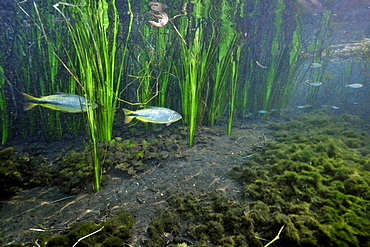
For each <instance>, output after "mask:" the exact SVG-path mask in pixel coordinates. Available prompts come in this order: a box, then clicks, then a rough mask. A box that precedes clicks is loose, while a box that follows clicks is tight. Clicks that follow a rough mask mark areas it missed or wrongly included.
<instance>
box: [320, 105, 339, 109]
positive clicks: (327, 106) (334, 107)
mask: <svg viewBox="0 0 370 247" xmlns="http://www.w3.org/2000/svg"><path fill="white" fill-rule="evenodd" d="M321 107H325V108H332V109H336V110H338V109H339V107H338V106H335V105H321Z"/></svg>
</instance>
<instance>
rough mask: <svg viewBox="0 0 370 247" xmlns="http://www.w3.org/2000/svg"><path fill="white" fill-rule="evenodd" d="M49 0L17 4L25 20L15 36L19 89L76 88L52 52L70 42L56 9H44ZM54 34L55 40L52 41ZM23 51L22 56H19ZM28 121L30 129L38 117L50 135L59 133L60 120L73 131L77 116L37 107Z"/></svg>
mask: <svg viewBox="0 0 370 247" xmlns="http://www.w3.org/2000/svg"><path fill="white" fill-rule="evenodd" d="M52 4H53V2H52V1H50V0H49V1H44V2H42V3H40V4H36V2H32V3H31V2H27V1H22V2H20V3H18V7H19V8H20V10H21V11H22V12H23V13H24V17H26V18H27V19H25V20H23V21H24V24H23V25H22V27H21V28H20V29H19V32H18V35H17V36H16V44H17V46H16V53H17V54H18V56H19V59H20V63H21V64H22V66H20V68H21V69H20V70H19V71H18V76H19V78H20V79H21V81H22V85H21V87H20V89H21V90H22V91H24V92H27V93H30V94H32V95H35V96H42V95H50V94H54V93H55V92H66V93H74V92H75V83H74V82H72V83H71V81H70V80H69V79H66V78H65V77H66V76H67V77H68V74H67V73H63V72H64V70H61V68H62V66H61V64H60V62H59V60H58V57H57V56H56V55H55V51H59V50H61V49H63V46H64V45H65V44H68V43H69V40H68V38H67V37H66V36H65V35H64V34H65V31H66V29H65V28H64V26H63V20H62V19H60V18H58V17H57V16H56V14H57V13H55V12H52V11H45V8H50V7H51V6H52ZM55 37H57V39H58V41H57V42H56V41H55ZM24 55H25V59H24V58H23V57H22V56H24ZM27 114H28V115H29V118H28V123H30V124H29V125H30V126H31V128H30V129H31V131H33V130H34V129H35V128H34V125H36V123H33V122H34V119H39V120H40V122H41V123H42V125H41V126H42V129H43V131H42V132H43V133H44V134H45V136H46V137H47V138H49V139H60V138H61V137H62V133H63V128H62V122H63V123H64V124H65V130H67V131H70V130H72V132H74V133H76V132H77V130H78V126H79V124H78V122H79V121H78V119H77V118H76V116H74V117H73V118H72V117H70V116H68V114H60V112H58V111H50V110H49V109H45V108H39V109H37V110H33V111H29V112H28V113H27Z"/></svg>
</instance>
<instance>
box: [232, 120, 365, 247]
mask: <svg viewBox="0 0 370 247" xmlns="http://www.w3.org/2000/svg"><path fill="white" fill-rule="evenodd" d="M362 126H365V124H364V122H362V121H361V120H360V119H359V118H358V117H356V116H351V115H348V114H345V115H343V116H329V115H326V114H324V113H318V114H305V115H302V116H300V117H296V118H294V119H292V120H291V121H288V122H280V123H273V124H271V129H272V130H273V133H274V134H275V136H276V139H275V142H270V143H267V144H266V145H265V147H264V148H263V149H262V150H261V152H260V153H259V154H258V155H255V156H252V158H251V160H248V161H247V162H245V164H243V165H242V166H241V167H236V168H234V169H233V170H232V171H231V174H232V175H233V176H234V177H235V178H236V179H237V180H238V181H240V182H242V183H243V184H244V191H243V193H244V196H245V197H246V198H248V199H251V200H254V201H256V202H255V203H251V208H252V211H255V210H256V207H257V210H258V211H257V212H258V214H256V215H254V214H253V213H251V216H252V218H254V220H255V224H256V228H260V227H261V226H265V225H266V222H268V220H267V219H271V218H273V217H274V215H275V214H277V213H281V214H283V215H286V216H287V217H289V219H290V222H289V224H287V227H286V228H285V229H284V230H283V231H282V235H281V236H280V239H279V241H278V242H277V243H276V245H277V246H287V245H288V244H294V245H304V246H368V244H369V239H370V216H369V215H368V211H369V209H370V206H369V205H370V196H369V195H370V193H369V191H370V173H369V171H368V169H369V156H368V155H367V153H366V154H365V155H364V153H365V152H364V151H363V150H364V149H366V150H369V149H370V140H369V139H368V132H367V131H366V130H365V128H364V127H362ZM251 174H252V176H250V175H251ZM254 174H257V176H256V175H254ZM259 174H263V176H262V177H260V176H259ZM261 203H263V205H264V206H263V207H261ZM253 204H254V206H253ZM264 230H265V231H266V232H271V231H272V229H264Z"/></svg>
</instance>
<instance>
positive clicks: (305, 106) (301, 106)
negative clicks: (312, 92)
mask: <svg viewBox="0 0 370 247" xmlns="http://www.w3.org/2000/svg"><path fill="white" fill-rule="evenodd" d="M310 107H312V105H299V106H297V108H298V109H304V108H310Z"/></svg>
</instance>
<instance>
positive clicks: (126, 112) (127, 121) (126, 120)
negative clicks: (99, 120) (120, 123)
mask: <svg viewBox="0 0 370 247" xmlns="http://www.w3.org/2000/svg"><path fill="white" fill-rule="evenodd" d="M122 110H123V111H124V112H125V123H126V124H128V123H129V122H131V120H132V119H133V118H134V117H130V116H128V115H129V114H130V113H132V112H133V111H131V110H128V109H125V108H123V109H122Z"/></svg>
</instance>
